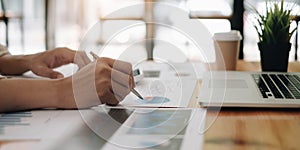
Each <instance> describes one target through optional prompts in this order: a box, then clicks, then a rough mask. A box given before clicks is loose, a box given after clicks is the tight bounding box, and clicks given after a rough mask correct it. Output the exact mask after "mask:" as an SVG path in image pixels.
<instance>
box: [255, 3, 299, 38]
mask: <svg viewBox="0 0 300 150" xmlns="http://www.w3.org/2000/svg"><path fill="white" fill-rule="evenodd" d="M272 5H273V7H270V6H272ZM255 11H256V13H257V14H258V17H257V21H258V25H255V26H254V27H255V29H256V31H257V33H258V36H259V42H260V43H265V44H280V43H289V42H290V39H291V36H292V34H293V33H294V32H295V31H296V28H295V29H293V30H292V31H290V24H291V23H292V21H293V16H292V15H291V11H292V8H290V9H285V8H284V0H281V2H280V3H279V2H273V3H272V1H269V0H266V14H265V15H263V14H260V13H259V12H258V11H257V10H255Z"/></svg>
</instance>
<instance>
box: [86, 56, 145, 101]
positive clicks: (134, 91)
mask: <svg viewBox="0 0 300 150" xmlns="http://www.w3.org/2000/svg"><path fill="white" fill-rule="evenodd" d="M90 54H91V55H92V56H93V58H94V59H95V60H96V59H98V58H99V56H98V55H96V54H95V53H94V52H92V51H91V52H90ZM131 92H132V93H133V94H134V95H136V96H137V97H138V98H140V99H142V100H144V98H143V96H141V94H140V93H139V92H137V91H136V90H135V89H134V88H132V89H131Z"/></svg>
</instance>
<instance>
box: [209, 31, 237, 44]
mask: <svg viewBox="0 0 300 150" xmlns="http://www.w3.org/2000/svg"><path fill="white" fill-rule="evenodd" d="M213 39H214V40H218V41H239V40H242V36H241V34H240V31H237V30H232V31H230V32H220V33H215V34H214V37H213Z"/></svg>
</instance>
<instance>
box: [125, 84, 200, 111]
mask: <svg viewBox="0 0 300 150" xmlns="http://www.w3.org/2000/svg"><path fill="white" fill-rule="evenodd" d="M196 85H197V80H195V79H181V80H175V79H169V80H157V79H144V80H142V81H140V82H139V83H138V84H137V85H136V88H135V89H136V90H137V91H138V92H139V93H140V94H141V95H143V96H144V99H145V100H141V99H139V98H137V96H135V95H134V94H132V93H130V94H129V95H128V96H127V97H125V99H124V100H123V101H122V102H121V103H120V104H121V105H123V106H135V107H187V106H188V104H189V102H190V100H191V98H192V95H193V93H194V90H195V87H196Z"/></svg>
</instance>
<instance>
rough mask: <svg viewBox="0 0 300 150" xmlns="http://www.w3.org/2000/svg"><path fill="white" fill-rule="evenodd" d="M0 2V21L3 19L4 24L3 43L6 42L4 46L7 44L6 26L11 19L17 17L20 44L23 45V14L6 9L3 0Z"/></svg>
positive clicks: (7, 28) (7, 27)
mask: <svg viewBox="0 0 300 150" xmlns="http://www.w3.org/2000/svg"><path fill="white" fill-rule="evenodd" d="M0 4H1V8H0V9H1V11H2V12H0V21H3V22H4V24H5V37H6V39H5V43H6V46H7V47H8V46H9V33H8V30H9V26H8V23H9V21H10V20H12V19H18V20H20V28H21V43H22V46H24V37H23V36H24V25H23V15H22V14H21V13H20V14H18V13H13V12H9V11H7V9H6V6H5V2H4V0H0Z"/></svg>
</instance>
